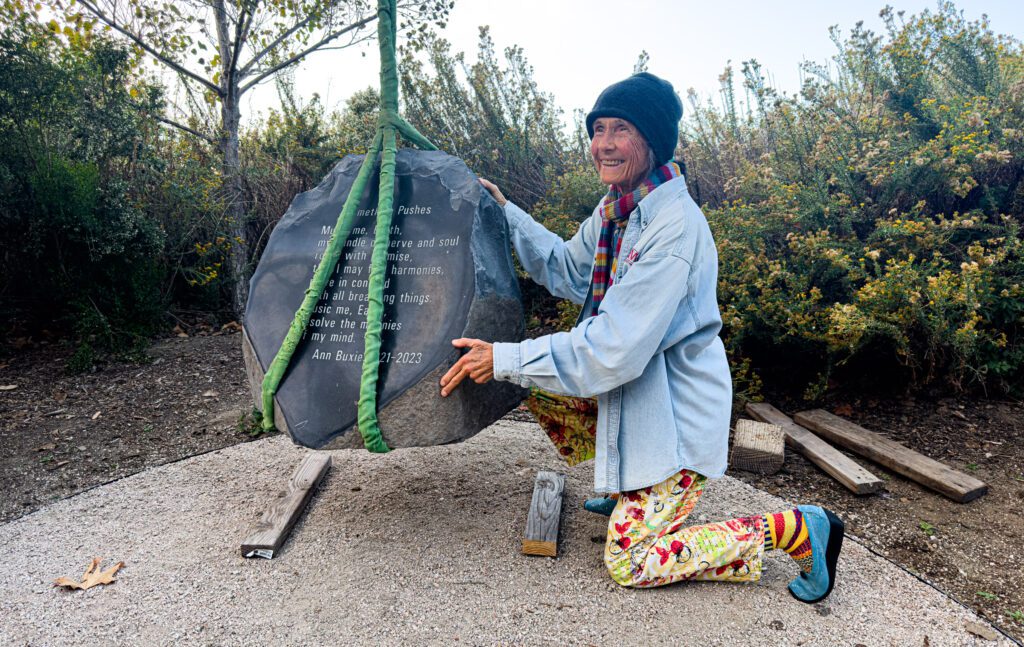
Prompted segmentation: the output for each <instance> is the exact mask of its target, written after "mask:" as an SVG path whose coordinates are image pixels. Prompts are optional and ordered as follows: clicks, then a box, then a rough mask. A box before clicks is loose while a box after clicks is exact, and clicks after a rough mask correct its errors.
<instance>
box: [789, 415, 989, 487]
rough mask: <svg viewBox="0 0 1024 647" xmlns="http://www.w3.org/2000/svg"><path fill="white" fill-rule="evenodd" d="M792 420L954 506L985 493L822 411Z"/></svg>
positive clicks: (976, 484) (891, 442)
mask: <svg viewBox="0 0 1024 647" xmlns="http://www.w3.org/2000/svg"><path fill="white" fill-rule="evenodd" d="M793 420H794V421H795V422H796V423H797V424H798V425H801V426H803V427H807V428H808V429H810V430H811V431H814V432H815V433H818V434H821V435H822V436H824V437H825V439H826V440H829V441H830V442H833V443H835V444H837V445H841V446H843V447H845V448H846V449H848V450H850V451H851V452H855V453H857V454H860V455H861V456H864V457H865V458H870V459H871V460H873V461H875V462H876V463H880V464H881V465H884V466H885V467H888V468H889V469H891V470H892V471H894V472H897V473H899V474H902V475H903V476H906V477H907V478H908V479H910V480H912V481H917V482H918V483H920V484H921V485H923V486H925V487H927V488H930V489H932V490H935V491H936V492H938V493H939V494H942V495H945V496H947V497H949V498H950V499H953V500H954V501H956V502H957V503H967V502H968V501H973V500H974V499H977V498H978V497H980V496H982V495H983V494H985V493H986V492H988V486H987V485H985V483H983V482H982V481H979V480H978V479H976V478H974V477H973V476H970V475H968V474H964V473H963V472H958V471H957V470H955V469H953V468H952V467H950V466H948V465H945V464H944V463H940V462H939V461H937V460H934V459H931V458H928V457H927V456H925V455H923V454H919V453H917V452H915V451H914V450H912V449H910V448H909V447H905V446H904V445H901V444H899V443H898V442H896V441H895V440H890V439H888V438H886V437H885V436H883V435H881V434H878V433H875V432H873V431H868V430H867V429H865V428H864V427H861V426H860V425H857V424H854V423H852V422H850V421H849V420H844V419H843V418H840V417H839V416H837V415H834V414H831V413H829V412H828V411H825V410H824V409H813V410H811V411H801V412H800V413H798V414H796V415H795V416H793Z"/></svg>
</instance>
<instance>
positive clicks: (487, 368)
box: [441, 338, 494, 396]
mask: <svg viewBox="0 0 1024 647" xmlns="http://www.w3.org/2000/svg"><path fill="white" fill-rule="evenodd" d="M452 346H455V347H456V348H468V349H469V350H468V351H467V352H466V354H464V355H463V356H462V357H460V358H459V361H457V362H455V365H454V366H452V367H451V368H450V369H448V372H447V373H445V374H444V377H442V378H441V395H442V396H447V395H448V394H449V393H451V392H452V391H453V390H454V389H455V387H457V386H458V385H459V382H461V381H462V380H464V379H465V378H467V377H469V378H471V379H472V380H473V381H474V382H476V383H477V384H483V383H484V382H490V381H491V379H493V378H494V346H493V345H492V344H489V343H487V342H485V341H481V340H479V339H466V338H461V339H453V340H452Z"/></svg>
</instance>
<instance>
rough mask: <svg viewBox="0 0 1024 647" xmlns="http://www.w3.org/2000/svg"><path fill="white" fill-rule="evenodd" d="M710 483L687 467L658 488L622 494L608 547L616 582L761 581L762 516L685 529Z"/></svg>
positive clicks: (606, 558) (606, 555)
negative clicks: (706, 484)
mask: <svg viewBox="0 0 1024 647" xmlns="http://www.w3.org/2000/svg"><path fill="white" fill-rule="evenodd" d="M706 481H707V479H705V478H704V477H703V476H701V475H700V474H697V473H696V472H691V471H689V470H683V471H682V472H679V473H678V474H673V475H672V476H670V477H669V478H667V479H665V480H664V481H662V482H661V483H658V484H657V485H655V486H652V487H649V488H644V489H643V490H636V491H632V492H623V493H622V495H621V496H620V497H619V502H618V504H617V505H616V506H615V511H614V512H612V516H611V518H610V519H609V520H608V539H607V541H606V543H605V547H604V563H605V565H606V566H607V567H608V572H609V573H611V576H612V579H613V580H615V581H616V582H618V583H619V584H621V585H622V586H632V587H640V588H644V587H652V586H664V585H665V584H671V583H673V582H679V581H683V580H718V581H722V582H755V581H757V580H759V579H761V565H762V560H763V557H764V532H765V528H764V522H763V520H762V518H761V515H755V516H752V517H745V518H741V519H732V520H730V521H720V522H718V523H708V524H703V525H700V526H686V527H684V523H685V522H686V517H687V516H689V514H690V512H692V511H693V507H694V506H695V505H696V504H697V500H698V499H700V496H701V494H702V493H703V491H704V485H705V483H706Z"/></svg>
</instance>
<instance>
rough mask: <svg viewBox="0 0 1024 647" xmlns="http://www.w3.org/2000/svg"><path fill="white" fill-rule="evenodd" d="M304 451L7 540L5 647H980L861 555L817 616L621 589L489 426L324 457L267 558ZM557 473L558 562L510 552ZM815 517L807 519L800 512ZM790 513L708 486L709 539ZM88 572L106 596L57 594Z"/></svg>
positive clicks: (251, 461)
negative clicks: (534, 498) (264, 553)
mask: <svg viewBox="0 0 1024 647" xmlns="http://www.w3.org/2000/svg"><path fill="white" fill-rule="evenodd" d="M306 451H307V450H304V449H302V448H298V447H295V446H293V445H291V444H290V442H289V441H288V439H287V438H284V437H281V436H277V437H273V438H269V439H265V440H261V441H257V442H252V443H247V444H243V445H237V446H235V447H231V448H228V449H224V450H220V451H216V452H213V453H210V454H206V455H202V456H197V457H194V458H191V459H188V460H184V461H181V462H178V463H173V464H170V465H165V466H162V467H159V468H155V469H151V470H148V471H146V472H142V473H140V474H137V475H135V476H132V477H129V478H126V479H123V480H120V481H117V482H114V483H110V484H107V485H104V486H102V487H99V488H95V489H93V490H90V491H88V492H85V493H83V494H80V495H78V496H75V497H72V498H69V499H66V500H63V501H58V502H56V503H54V504H52V505H50V506H49V507H47V508H44V509H42V510H40V511H38V512H36V513H33V514H31V515H28V516H26V517H23V518H21V519H17V520H15V521H12V522H9V523H7V524H4V525H2V526H0V551H2V554H3V556H4V568H3V569H0V644H3V645H86V644H89V645H94V644H95V645H376V644H387V645H391V644H396V645H397V644H402V645H419V644H424V645H490V644H504V645H548V644H550V645H610V644H616V645H620V644H627V645H698V644H699V645H734V644H744V645H867V646H874V645H931V646H935V647H938V646H942V645H955V646H961V645H973V644H978V645H994V644H1012V643H1011V642H1010V641H1009V640H1007V639H1005V638H1003V637H1002V636H1000V637H999V639H998V640H997V641H995V642H989V641H985V640H983V639H980V638H977V637H976V636H974V635H973V634H971V633H968V632H967V630H966V628H965V627H966V625H967V623H980V624H982V625H984V626H985V627H989V626H990V625H988V624H987V623H985V621H984V620H982V619H980V618H979V617H978V616H976V615H975V614H974V613H973V612H971V611H969V610H968V609H966V608H964V607H962V606H961V605H959V604H957V603H956V602H954V601H952V600H951V599H949V598H948V597H946V596H945V595H943V594H942V593H941V592H939V591H937V590H935V589H934V588H932V587H930V586H928V585H927V584H925V583H923V582H921V581H919V580H918V579H917V578H915V577H913V576H912V575H910V574H909V573H907V572H905V571H903V570H902V569H900V568H899V567H897V566H895V565H893V564H891V563H890V562H888V561H886V560H884V559H882V558H880V557H877V556H875V555H873V554H872V553H870V552H869V551H867V550H866V549H865V548H863V547H862V546H861V545H860V544H858V543H856V542H855V541H847V543H846V545H845V549H844V552H843V555H842V558H841V560H840V564H839V577H838V584H837V586H836V589H835V591H834V592H833V594H832V596H831V597H830V598H829V599H827V600H826V601H825V602H823V603H819V604H817V605H813V606H809V605H805V604H802V603H800V602H798V601H796V600H794V599H793V598H792V597H790V595H789V593H788V592H787V591H786V590H785V586H786V583H787V582H788V581H789V580H790V579H791V578H793V577H794V576H795V575H796V566H795V564H794V563H793V562H792V561H791V560H790V559H789V558H788V557H786V556H784V555H782V554H781V553H777V554H775V555H772V556H771V557H769V561H768V564H767V566H766V574H765V577H764V578H763V579H762V580H761V582H759V583H757V584H722V583H687V584H680V585H674V586H670V587H665V588H661V589H653V590H644V591H635V590H627V589H622V588H619V587H618V586H617V585H615V584H614V583H613V582H612V581H611V579H610V578H609V576H608V574H607V572H606V571H605V569H604V566H603V563H602V560H601V555H602V550H603V542H604V535H605V527H604V524H605V519H604V518H602V517H598V516H596V515H593V514H590V513H588V512H585V511H583V510H582V502H583V499H585V498H586V497H588V496H590V495H591V480H592V473H591V469H592V468H591V467H590V466H589V465H582V466H578V467H576V468H571V469H570V468H566V467H565V465H564V464H563V463H561V461H559V459H558V457H557V455H556V454H555V451H554V450H553V449H552V448H551V445H550V443H548V442H547V439H546V438H545V437H544V435H543V433H542V432H541V431H540V429H539V427H537V426H536V425H534V424H532V423H525V422H515V421H511V420H508V419H506V420H502V421H500V422H498V423H496V424H495V425H493V426H492V427H490V428H488V429H487V430H485V431H484V432H482V433H480V434H479V435H478V436H476V437H474V438H472V439H471V440H469V441H467V442H465V443H461V444H458V445H449V446H443V447H430V448H418V449H403V450H398V451H393V452H391V453H389V454H386V455H371V454H369V453H367V452H365V451H362V450H341V451H335V452H331V455H332V458H333V467H332V468H331V471H330V472H329V473H328V475H327V477H326V478H325V480H324V482H323V483H322V485H321V487H320V489H319V491H318V492H317V494H316V495H315V496H314V498H313V500H312V502H311V503H310V507H309V508H308V510H307V511H306V514H305V515H304V517H303V518H302V520H300V521H299V523H298V524H297V525H296V527H295V529H294V531H293V532H292V535H291V537H290V538H289V540H288V542H287V543H286V544H285V546H284V548H283V550H282V551H281V552H280V553H279V555H278V556H277V557H275V558H274V559H273V560H263V559H243V558H242V557H241V556H240V554H239V544H240V542H241V540H242V539H243V537H244V536H245V534H246V531H247V530H248V529H249V527H250V526H251V525H252V524H253V523H254V522H255V521H256V520H257V519H258V518H259V517H260V515H261V514H262V511H263V509H264V508H265V507H266V506H267V505H268V504H269V502H270V501H271V500H272V498H273V497H274V496H276V495H277V493H278V492H280V491H281V490H283V488H284V485H285V483H286V482H287V479H288V477H289V476H290V475H291V473H292V471H293V470H294V469H295V467H296V466H297V465H298V464H299V462H300V461H301V459H302V457H303V456H304V454H305V453H306ZM540 469H548V470H556V471H558V472H560V473H564V474H566V475H567V479H566V497H565V500H564V504H563V518H562V530H561V539H560V542H559V557H558V558H557V559H549V558H539V557H526V556H524V555H521V554H520V552H519V548H520V542H521V539H522V533H523V530H524V528H525V524H526V513H527V510H528V507H529V503H530V497H531V494H532V490H533V479H534V476H535V474H536V472H537V470H540ZM807 503H813V502H807ZM787 505H788V504H787V503H786V502H784V501H782V500H781V499H778V498H776V497H774V496H772V495H769V494H767V493H764V492H761V491H758V490H755V489H753V488H751V487H749V486H747V485H745V484H743V483H741V482H739V481H736V480H734V479H731V478H724V479H721V480H718V481H714V482H712V484H711V485H710V486H709V487H708V489H707V492H706V494H705V496H704V498H703V499H702V500H701V503H700V504H699V505H698V506H697V509H696V510H695V512H694V514H693V517H692V518H693V519H695V520H696V521H711V520H715V519H722V518H729V517H733V516H740V515H748V514H751V513H754V512H763V511H774V510H779V509H784V508H785V507H786V506H787ZM93 557H103V558H105V562H104V565H108V564H111V563H113V562H115V561H118V560H123V561H125V562H126V566H125V568H124V569H123V570H122V571H121V572H120V573H119V574H118V576H117V582H116V583H115V584H113V585H111V586H102V587H96V588H93V589H91V590H88V591H71V592H68V591H64V590H60V589H55V588H53V587H52V586H51V582H52V581H53V580H54V579H55V578H57V577H59V576H62V575H66V576H78V575H80V574H81V573H82V571H83V570H84V568H85V566H86V565H87V564H88V563H89V561H90V560H91V559H92V558H93Z"/></svg>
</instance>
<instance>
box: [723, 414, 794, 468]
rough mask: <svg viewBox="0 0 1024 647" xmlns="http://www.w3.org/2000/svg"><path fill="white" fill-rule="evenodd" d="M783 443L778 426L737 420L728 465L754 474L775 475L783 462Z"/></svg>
mask: <svg viewBox="0 0 1024 647" xmlns="http://www.w3.org/2000/svg"><path fill="white" fill-rule="evenodd" d="M785 440H786V439H785V434H784V433H783V432H782V428H781V427H779V426H778V425H773V424H771V423H767V422H755V421H753V420H747V419H745V418H744V419H740V420H737V421H736V432H735V433H734V434H733V437H732V457H731V458H730V459H729V465H730V466H732V467H736V468H738V469H741V470H746V471H748V472H754V473H756V474H774V473H775V472H778V471H779V469H781V468H782V464H783V463H784V462H785V460H786V442H785Z"/></svg>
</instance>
